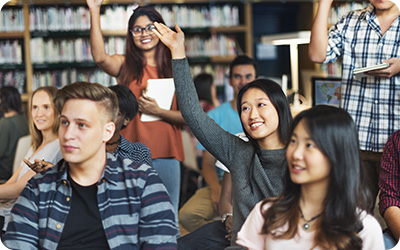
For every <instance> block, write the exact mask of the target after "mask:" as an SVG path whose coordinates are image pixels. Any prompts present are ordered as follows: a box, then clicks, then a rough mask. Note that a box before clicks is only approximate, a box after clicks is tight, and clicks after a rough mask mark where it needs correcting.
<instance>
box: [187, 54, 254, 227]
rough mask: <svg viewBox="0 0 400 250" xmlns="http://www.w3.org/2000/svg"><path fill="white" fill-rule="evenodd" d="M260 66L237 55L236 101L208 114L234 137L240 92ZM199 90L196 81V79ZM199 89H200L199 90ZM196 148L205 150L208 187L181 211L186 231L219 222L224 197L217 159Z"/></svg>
mask: <svg viewBox="0 0 400 250" xmlns="http://www.w3.org/2000/svg"><path fill="white" fill-rule="evenodd" d="M257 71H258V70H257V65H256V64H255V62H254V60H253V59H251V58H250V57H248V56H246V55H240V56H237V57H236V58H235V59H234V60H233V61H232V62H231V64H230V65H229V78H228V81H229V85H230V86H232V88H233V92H234V94H233V99H232V100H230V101H228V102H225V103H223V104H221V105H220V106H218V107H217V108H214V109H212V110H211V111H209V112H208V115H209V116H210V117H211V119H213V120H214V121H215V122H216V123H217V124H218V125H219V126H220V127H221V128H223V129H224V130H225V131H227V132H229V133H231V134H233V135H235V134H237V133H240V132H243V127H242V123H241V122H240V117H239V114H238V111H237V106H236V97H237V94H238V93H239V90H240V89H241V88H242V87H243V86H245V85H246V84H248V83H249V82H251V81H253V80H255V79H256V77H257ZM193 82H194V84H195V87H196V78H194V80H193ZM196 90H197V87H196ZM197 148H198V149H200V150H202V151H203V154H202V160H201V163H202V165H201V166H202V173H203V176H204V180H205V181H206V183H207V187H204V188H201V189H199V190H197V192H196V193H195V194H194V195H193V196H192V197H191V198H190V199H189V200H188V201H187V202H186V203H185V204H184V205H183V206H182V208H181V209H180V210H179V223H180V225H181V227H183V229H184V230H182V231H184V232H187V233H191V232H193V231H195V230H196V229H198V228H200V227H202V226H204V225H206V224H208V223H210V222H212V221H214V220H216V219H219V218H218V217H219V214H218V210H217V204H218V202H219V199H220V197H221V183H220V182H221V180H222V176H223V171H222V170H221V169H219V168H216V167H215V163H216V161H217V160H216V158H215V157H214V156H213V155H212V154H210V153H209V152H208V151H207V150H206V149H205V148H204V147H203V146H202V145H201V144H200V143H199V144H198V145H197Z"/></svg>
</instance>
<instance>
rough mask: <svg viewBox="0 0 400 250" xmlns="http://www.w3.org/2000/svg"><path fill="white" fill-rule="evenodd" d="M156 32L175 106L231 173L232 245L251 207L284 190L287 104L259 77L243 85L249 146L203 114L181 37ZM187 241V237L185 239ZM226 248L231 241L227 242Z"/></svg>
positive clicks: (162, 29) (194, 245)
mask: <svg viewBox="0 0 400 250" xmlns="http://www.w3.org/2000/svg"><path fill="white" fill-rule="evenodd" d="M154 25H155V26H156V28H157V30H155V31H154V33H155V34H156V35H157V36H158V37H159V38H160V40H161V41H162V42H163V43H164V44H166V45H167V47H168V48H169V49H170V50H171V54H172V58H173V60H172V68H173V75H174V82H175V88H176V93H177V97H178V104H179V108H180V109H181V112H182V115H183V117H184V119H185V121H186V122H187V124H188V125H189V128H190V129H191V130H192V132H193V134H194V135H195V136H196V137H197V139H198V140H199V142H200V143H201V144H202V145H203V146H204V147H205V148H206V149H207V151H208V152H210V153H211V154H212V155H214V156H215V157H216V158H217V159H218V160H220V161H221V163H223V164H224V165H225V166H226V167H227V168H228V169H229V171H230V173H231V178H232V193H233V194H234V195H233V214H234V216H233V226H232V240H231V244H235V242H236V233H237V231H239V229H240V227H241V226H242V224H243V222H244V221H245V219H246V217H247V215H248V214H249V213H250V211H251V209H253V207H254V206H255V205H256V204H257V202H259V201H260V200H262V199H263V198H265V197H274V196H277V195H279V194H280V193H281V192H282V190H283V177H284V175H285V172H286V171H287V161H286V157H285V151H286V150H285V145H286V142H287V140H288V133H287V132H288V130H289V125H290V121H291V120H292V116H291V112H290V106H289V103H288V101H287V99H286V96H285V94H284V93H283V91H282V88H281V87H280V86H279V84H277V83H275V82H274V81H271V80H267V79H257V80H255V81H253V82H251V83H248V84H247V85H245V86H243V87H242V88H241V89H240V91H239V94H238V96H237V106H236V107H237V110H238V112H239V117H240V120H241V123H242V126H243V130H244V132H245V134H246V136H247V138H249V142H244V141H243V140H242V139H240V138H238V137H237V136H235V135H232V134H230V133H228V132H226V131H225V130H224V129H222V128H221V127H220V126H218V125H217V124H216V123H215V122H214V121H213V120H212V119H211V118H210V117H209V116H207V114H206V113H204V112H203V110H202V108H201V106H200V104H199V102H198V100H197V99H196V90H195V88H194V85H193V82H192V78H191V75H190V68H189V64H188V62H187V59H186V56H185V46H184V34H183V32H182V30H181V29H180V28H179V27H178V26H177V25H176V26H175V28H176V30H177V32H174V31H172V30H171V29H170V28H169V27H167V26H166V25H163V24H160V23H157V22H155V23H154ZM185 237H190V234H188V235H186V236H184V237H181V238H179V239H178V247H179V248H181V249H204V248H203V247H202V246H201V244H202V242H199V241H198V239H196V238H193V239H192V241H188V240H185V241H186V242H187V244H188V245H187V246H186V247H185V246H183V244H181V240H182V241H183V240H184V238H185ZM186 239H187V238H186ZM227 245H228V246H229V242H227Z"/></svg>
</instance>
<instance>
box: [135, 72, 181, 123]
mask: <svg viewBox="0 0 400 250" xmlns="http://www.w3.org/2000/svg"><path fill="white" fill-rule="evenodd" d="M174 94H175V85H174V79H173V78H163V79H149V80H147V88H146V90H145V91H144V93H143V95H144V96H148V97H151V98H154V99H155V100H156V102H157V104H158V106H159V107H160V108H162V109H166V110H170V109H171V105H172V100H173V98H174ZM140 120H141V121H142V122H152V121H158V120H161V118H160V117H157V116H153V115H148V114H142V115H141V117H140Z"/></svg>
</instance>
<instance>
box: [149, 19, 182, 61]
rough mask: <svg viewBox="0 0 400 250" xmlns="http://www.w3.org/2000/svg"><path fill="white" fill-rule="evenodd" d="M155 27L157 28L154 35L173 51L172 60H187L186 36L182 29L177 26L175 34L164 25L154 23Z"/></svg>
mask: <svg viewBox="0 0 400 250" xmlns="http://www.w3.org/2000/svg"><path fill="white" fill-rule="evenodd" d="M154 26H156V29H155V30H153V31H154V34H156V35H157V36H158V38H159V39H160V41H161V42H162V43H163V44H165V46H167V47H168V48H169V49H170V50H171V55H172V59H182V58H185V57H186V55H185V43H184V42H185V34H184V33H183V31H182V30H181V28H179V26H178V25H175V29H176V32H175V31H173V30H171V29H170V28H169V27H168V26H167V25H165V24H163V23H158V22H154Z"/></svg>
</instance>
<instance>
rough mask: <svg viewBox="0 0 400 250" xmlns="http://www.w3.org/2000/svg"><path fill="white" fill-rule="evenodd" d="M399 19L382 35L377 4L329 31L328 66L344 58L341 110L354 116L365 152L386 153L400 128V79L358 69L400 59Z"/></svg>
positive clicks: (346, 18) (349, 16)
mask: <svg viewBox="0 0 400 250" xmlns="http://www.w3.org/2000/svg"><path fill="white" fill-rule="evenodd" d="M399 19H400V17H398V18H397V19H396V20H395V21H394V22H393V23H392V25H391V26H390V28H389V29H388V30H387V31H386V32H385V34H384V35H382V32H381V29H380V26H379V21H378V18H377V16H376V14H375V12H374V7H373V5H369V6H368V7H367V8H365V9H364V10H358V11H353V12H350V13H348V14H347V15H346V16H344V17H343V18H342V19H341V20H340V21H339V22H338V23H337V24H336V25H334V26H332V27H331V29H330V30H329V44H328V49H327V56H326V59H325V62H324V63H328V62H333V61H335V60H336V59H337V58H339V57H342V91H341V107H343V108H344V109H345V110H347V111H348V112H349V113H350V115H351V116H352V117H353V119H354V121H355V123H356V125H357V129H358V135H359V139H360V148H361V149H362V150H367V151H373V152H382V150H383V148H384V146H385V143H386V141H387V139H388V137H389V136H390V135H391V134H392V133H393V132H394V131H395V130H397V129H399V128H400V78H399V75H396V76H393V77H391V78H389V79H388V78H380V77H371V76H368V77H363V78H361V79H356V78H355V77H354V75H353V70H354V69H355V68H360V67H366V66H372V65H376V64H379V63H381V62H382V61H383V60H387V59H390V58H398V57H400V47H399V41H400V26H399Z"/></svg>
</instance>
